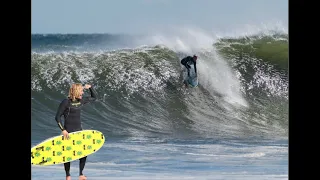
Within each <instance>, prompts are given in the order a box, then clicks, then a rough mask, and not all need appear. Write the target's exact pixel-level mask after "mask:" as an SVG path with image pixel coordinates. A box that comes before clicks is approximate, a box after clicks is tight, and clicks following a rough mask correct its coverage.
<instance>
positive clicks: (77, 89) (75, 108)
mask: <svg viewBox="0 0 320 180" xmlns="http://www.w3.org/2000/svg"><path fill="white" fill-rule="evenodd" d="M83 89H89V90H90V93H91V97H82V95H83ZM96 99H97V97H96V94H95V93H94V89H93V88H92V87H91V85H88V84H86V85H85V86H84V87H83V86H82V84H80V83H75V84H72V86H71V87H70V89H69V95H68V98H67V99H64V100H63V101H62V102H61V103H60V105H59V108H58V111H57V114H56V116H55V120H56V121H57V123H58V126H59V128H60V129H61V131H62V134H63V136H64V138H65V139H68V138H69V135H68V133H71V132H75V131H80V130H82V126H81V120H80V115H81V108H82V107H83V105H85V104H88V103H90V102H93V101H95V100H96ZM62 115H63V116H64V125H63V126H62V124H61V116H62ZM86 159H87V157H86V156H85V157H83V158H81V159H80V160H79V161H80V162H79V169H80V172H79V180H86V179H87V178H86V177H85V176H84V175H83V173H82V171H83V169H84V166H85V163H86ZM70 164H71V163H70V162H67V163H64V169H65V171H66V180H71V176H70Z"/></svg>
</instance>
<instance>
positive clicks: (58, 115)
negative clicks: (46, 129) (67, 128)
mask: <svg viewBox="0 0 320 180" xmlns="http://www.w3.org/2000/svg"><path fill="white" fill-rule="evenodd" d="M67 107H68V99H64V100H63V101H62V102H61V103H60V105H59V108H58V111H57V113H56V117H55V119H56V121H57V123H58V126H59V128H60V129H61V131H63V130H64V128H63V126H62V124H61V116H62V115H63V114H64V111H65V110H66V109H67Z"/></svg>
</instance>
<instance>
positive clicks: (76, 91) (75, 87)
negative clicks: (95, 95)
mask: <svg viewBox="0 0 320 180" xmlns="http://www.w3.org/2000/svg"><path fill="white" fill-rule="evenodd" d="M81 90H83V87H82V84H80V83H74V84H72V86H71V87H70V89H69V95H68V98H70V99H71V100H72V101H75V100H76V98H79V97H80V95H81V94H80V92H81Z"/></svg>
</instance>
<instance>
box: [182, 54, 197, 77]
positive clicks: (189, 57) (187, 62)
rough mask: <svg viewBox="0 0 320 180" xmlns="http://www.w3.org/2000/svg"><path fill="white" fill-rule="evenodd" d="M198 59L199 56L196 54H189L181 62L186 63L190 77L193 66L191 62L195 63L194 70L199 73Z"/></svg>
mask: <svg viewBox="0 0 320 180" xmlns="http://www.w3.org/2000/svg"><path fill="white" fill-rule="evenodd" d="M197 59H198V57H197V56H196V55H193V57H191V56H187V57H185V58H183V59H181V64H182V65H184V66H185V67H186V68H187V70H188V77H190V68H191V66H190V65H189V64H194V71H195V73H196V74H197Z"/></svg>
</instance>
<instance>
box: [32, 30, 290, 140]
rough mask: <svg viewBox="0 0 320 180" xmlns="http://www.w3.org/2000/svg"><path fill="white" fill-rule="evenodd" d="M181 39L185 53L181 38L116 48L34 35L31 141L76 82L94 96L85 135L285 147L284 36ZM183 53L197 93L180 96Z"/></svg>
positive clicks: (92, 40) (52, 127)
mask: <svg viewBox="0 0 320 180" xmlns="http://www.w3.org/2000/svg"><path fill="white" fill-rule="evenodd" d="M188 33H189V34H188ZM188 33H187V34H186V35H185V36H187V37H188V38H187V39H189V40H190V39H192V38H194V43H193V46H188V44H190V42H189V41H186V40H185V39H186V38H184V37H183V36H166V37H165V36H163V35H157V36H146V37H145V38H140V37H139V40H138V39H137V38H136V37H135V38H133V39H131V40H132V42H130V43H127V44H125V45H123V44H121V43H122V42H124V41H127V42H128V41H129V38H128V37H126V38H123V37H122V38H121V37H120V36H119V37H117V38H118V39H117V38H114V37H112V36H111V35H50V36H48V35H32V39H33V42H32V43H33V44H32V46H33V49H32V62H31V64H32V66H31V69H32V71H31V72H32V75H31V85H32V129H33V131H32V133H33V135H35V136H34V137H35V138H40V139H41V138H42V137H43V134H42V131H43V129H45V130H46V131H47V133H49V135H55V133H56V128H57V127H56V123H55V121H54V119H53V117H54V115H55V111H56V108H57V106H58V104H59V103H60V101H61V99H63V98H65V97H66V95H67V91H68V88H69V86H70V83H72V82H81V83H90V84H93V85H94V86H95V87H96V90H97V92H98V95H99V100H98V102H97V103H94V104H93V105H92V106H90V108H87V107H86V108H85V109H84V117H83V122H84V124H83V126H84V128H94V129H97V130H100V131H102V132H104V133H106V134H108V135H109V136H119V137H122V136H134V137H136V136H138V137H140V136H142V137H155V136H157V137H158V136H164V137H170V138H197V137H206V138H216V139H220V138H255V137H270V136H277V137H282V138H286V137H287V135H288V113H287V111H288V72H287V69H286V68H287V67H286V63H285V62H287V61H288V59H287V53H288V50H287V46H288V44H287V40H288V37H287V34H283V33H282V34H279V33H278V32H276V33H273V34H271V35H270V34H253V35H250V36H241V37H231V38H230V37H225V38H218V39H217V38H212V37H208V36H207V35H205V34H199V33H198V34H197V33H196V32H195V31H192V32H190V31H189V32H188ZM97 36H98V38H97ZM197 37H199V38H198V39H197ZM109 38H110V39H112V38H113V39H112V40H109ZM97 39H100V40H99V41H98V42H99V43H96V41H97ZM196 39H197V41H196ZM146 40H147V41H146ZM118 41H119V44H117V42H118ZM109 42H110V44H108V43H109ZM97 44H100V45H101V44H103V45H101V46H99V45H97ZM114 44H117V45H116V46H117V48H113V46H114ZM137 44H139V45H145V46H137ZM65 46H70V47H71V48H65ZM130 46H131V47H130ZM196 46H197V47H196ZM88 47H91V48H88ZM101 47H103V48H101ZM106 47H109V48H106ZM275 51H279V53H276V52H275ZM190 54H197V55H198V56H199V63H198V72H199V83H200V86H199V88H193V89H185V88H184V87H183V84H182V78H181V66H180V59H181V58H182V57H183V56H185V55H190ZM49 135H47V137H48V136H49Z"/></svg>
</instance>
